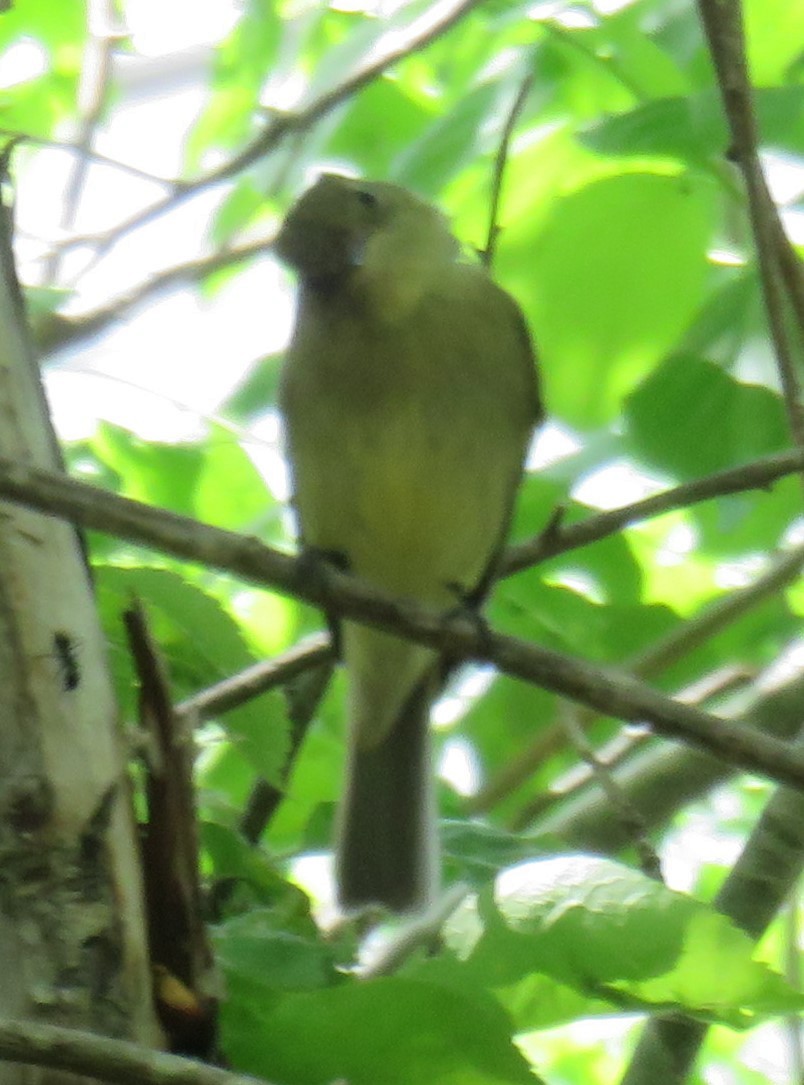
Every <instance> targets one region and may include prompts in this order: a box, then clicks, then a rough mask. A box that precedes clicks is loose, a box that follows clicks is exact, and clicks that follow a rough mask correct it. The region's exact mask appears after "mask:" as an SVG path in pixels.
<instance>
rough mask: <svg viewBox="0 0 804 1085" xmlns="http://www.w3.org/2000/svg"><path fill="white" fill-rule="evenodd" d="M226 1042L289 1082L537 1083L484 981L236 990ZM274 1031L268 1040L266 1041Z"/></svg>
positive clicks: (259, 1069) (258, 1069)
mask: <svg viewBox="0 0 804 1085" xmlns="http://www.w3.org/2000/svg"><path fill="white" fill-rule="evenodd" d="M221 1023H222V1029H221V1032H222V1045H223V1049H224V1051H225V1052H226V1055H227V1057H228V1059H229V1060H230V1061H231V1063H232V1065H233V1066H234V1067H235V1068H236V1069H238V1070H241V1071H247V1072H248V1073H252V1074H259V1075H260V1076H262V1077H265V1078H267V1079H268V1080H269V1081H281V1082H283V1083H284V1085H321V1083H322V1082H330V1081H334V1080H336V1079H338V1078H343V1079H344V1080H346V1081H348V1082H349V1085H378V1083H380V1082H381V1083H382V1085H422V1083H423V1082H438V1085H536V1082H537V1081H538V1079H537V1078H536V1076H535V1075H534V1074H532V1073H531V1071H530V1070H529V1069H528V1066H527V1063H526V1062H525V1060H524V1058H523V1057H522V1055H521V1054H520V1053H519V1052H518V1051H517V1049H516V1048H515V1046H514V1044H513V1042H512V1040H511V1023H510V1021H509V1020H508V1019H507V1017H506V1015H505V1013H504V1012H503V1010H502V1009H501V1008H500V1007H499V1005H498V1004H497V1003H495V1002H494V1000H493V999H492V998H490V997H489V996H487V995H484V993H483V992H482V991H481V990H477V989H470V990H468V991H467V992H464V993H462V992H459V991H453V990H448V989H447V988H445V987H443V986H439V985H436V984H431V983H425V982H421V981H416V980H409V979H401V978H393V979H379V980H372V981H370V982H365V983H350V984H344V985H343V986H340V987H334V988H330V989H329V990H322V991H316V992H311V993H301V994H292V995H288V996H286V997H284V998H280V999H274V1000H271V1001H270V1004H269V1005H266V1006H261V1005H260V1004H259V1002H258V1001H257V1000H256V999H252V1000H251V1001H250V1003H249V1004H245V999H243V1001H242V1002H240V1003H239V1002H238V1000H237V999H236V998H232V999H230V1000H229V1001H228V1002H227V1003H226V1004H225V1006H224V1007H223V1013H222V1022H221ZM266 1037H270V1042H266Z"/></svg>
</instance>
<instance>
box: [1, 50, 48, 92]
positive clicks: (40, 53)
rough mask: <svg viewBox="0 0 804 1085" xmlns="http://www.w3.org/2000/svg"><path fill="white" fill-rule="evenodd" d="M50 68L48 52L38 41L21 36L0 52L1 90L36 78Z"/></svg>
mask: <svg viewBox="0 0 804 1085" xmlns="http://www.w3.org/2000/svg"><path fill="white" fill-rule="evenodd" d="M47 69H48V59H47V53H46V52H45V50H44V49H43V47H42V46H41V45H40V44H39V42H38V41H34V40H33V39H32V38H20V40H19V41H16V42H14V44H13V45H10V46H9V47H8V49H6V51H5V52H4V53H0V90H8V89H9V88H11V87H15V86H17V84H18V83H25V82H27V80H29V79H36V77H37V76H39V75H43V74H44V73H45V72H46V71H47Z"/></svg>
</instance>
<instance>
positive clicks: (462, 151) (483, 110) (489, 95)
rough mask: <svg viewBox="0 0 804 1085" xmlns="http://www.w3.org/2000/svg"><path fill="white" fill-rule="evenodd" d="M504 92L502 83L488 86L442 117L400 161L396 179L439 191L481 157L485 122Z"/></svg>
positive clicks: (434, 191)
mask: <svg viewBox="0 0 804 1085" xmlns="http://www.w3.org/2000/svg"><path fill="white" fill-rule="evenodd" d="M504 90H505V88H504V87H503V88H502V89H501V87H500V84H499V83H484V84H482V85H481V86H479V87H476V88H475V89H474V90H472V91H471V92H470V93H469V94H467V95H466V97H465V98H462V99H461V100H460V101H459V102H458V103H457V104H456V105H455V106H454V108H453V109H452V110H450V111H449V112H447V113H444V114H442V115H441V116H439V117H438V118H437V119H436V120H435V121H434V122H433V123H432V124H430V126H429V127H428V128H427V129H426V130H425V132H424V134H423V135H422V136H421V137H420V138H419V139H417V140H415V141H414V142H412V143H411V144H410V145H409V146H408V147H407V148H406V150H405V151H404V152H403V153H402V154H401V155H400V156H399V157H398V158H397V159H396V162H395V163H394V172H393V180H394V181H396V182H398V183H399V184H402V185H408V186H410V187H411V188H414V189H416V190H418V191H420V192H423V193H436V192H438V191H439V189H440V188H441V187H442V186H443V185H445V184H446V183H447V182H448V181H449V180H450V179H451V178H452V177H453V176H454V175H455V174H456V173H458V172H459V171H460V170H461V168H462V167H464V166H465V165H467V164H468V163H469V162H471V161H472V160H473V159H474V158H475V157H476V156H477V154H478V152H479V150H480V149H481V147H482V138H481V137H482V134H483V125H484V122H485V121H486V119H487V118H488V117H489V116H491V115H493V114H494V111H495V110H496V109H497V108H498V106H499V101H500V98H501V95H502V93H503V92H504Z"/></svg>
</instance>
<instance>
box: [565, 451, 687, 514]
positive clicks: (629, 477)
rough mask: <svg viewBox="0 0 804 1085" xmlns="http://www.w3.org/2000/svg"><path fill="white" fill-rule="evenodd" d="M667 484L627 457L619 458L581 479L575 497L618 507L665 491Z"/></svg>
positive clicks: (584, 500)
mask: <svg viewBox="0 0 804 1085" xmlns="http://www.w3.org/2000/svg"><path fill="white" fill-rule="evenodd" d="M664 487H665V484H664V483H663V482H660V481H659V480H658V479H657V478H654V477H653V476H651V475H648V474H647V473H646V472H643V471H638V470H637V469H636V468H635V467H634V465H633V464H632V463H628V462H627V461H626V460H619V461H615V462H614V463H610V464H608V465H607V466H606V467H602V468H601V469H600V470H599V471H593V472H591V473H590V474H588V475H586V476H585V478H583V479H581V481H580V482H579V483H578V485H577V486H576V487H575V489H574V490H573V491H572V496H573V497H574V498H575V500H576V501H580V502H582V503H583V504H584V505H591V506H593V507H594V508H598V509H616V508H619V507H620V505H630V504H631V503H632V502H633V501H641V500H642V499H643V498H645V497H650V496H651V495H652V494H655V493H658V492H659V491H660V490H663V489H664Z"/></svg>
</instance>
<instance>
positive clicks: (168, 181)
mask: <svg viewBox="0 0 804 1085" xmlns="http://www.w3.org/2000/svg"><path fill="white" fill-rule="evenodd" d="M0 136H8V137H9V138H11V139H14V140H17V141H18V142H20V143H30V144H31V145H32V146H34V147H45V148H48V149H49V150H54V151H66V152H67V153H68V154H76V155H77V154H80V155H84V156H85V157H86V158H88V159H89V160H90V161H91V162H96V163H97V164H98V165H99V166H109V167H110V168H111V169H115V170H120V171H121V172H122V173H127V174H129V175H130V176H131V177H136V178H137V179H138V180H140V181H148V182H149V183H151V184H154V185H160V186H162V187H163V188H164V187H167V188H171V189H172V188H173V187H174V186H175V185H176V181H175V180H173V179H172V178H170V177H160V176H158V175H157V174H155V173H149V172H148V171H147V170H141V169H140V168H139V167H138V166H132V165H131V164H130V163H129V162H121V161H120V160H119V159H117V158H110V157H109V156H108V155H105V154H101V152H100V151H96V150H93V149H91V148H90V149H89V150H84V148H83V147H80V146H79V145H78V144H77V143H75V142H74V141H73V140H67V139H46V138H45V137H44V136H34V135H31V133H30V132H20V131H19V130H18V129H16V128H2V127H0Z"/></svg>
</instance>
